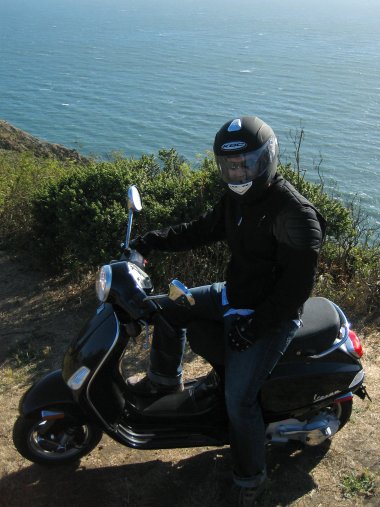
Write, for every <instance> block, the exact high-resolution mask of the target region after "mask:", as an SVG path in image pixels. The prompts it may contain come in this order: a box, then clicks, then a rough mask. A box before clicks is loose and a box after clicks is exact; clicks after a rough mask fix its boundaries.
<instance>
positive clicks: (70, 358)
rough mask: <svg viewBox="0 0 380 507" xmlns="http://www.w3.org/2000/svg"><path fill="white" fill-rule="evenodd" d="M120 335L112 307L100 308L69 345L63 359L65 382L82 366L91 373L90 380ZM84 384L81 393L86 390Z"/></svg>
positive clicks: (103, 306) (106, 305)
mask: <svg viewBox="0 0 380 507" xmlns="http://www.w3.org/2000/svg"><path fill="white" fill-rule="evenodd" d="M118 333H119V323H118V320H117V318H116V316H115V313H114V310H113V308H112V305H110V304H105V305H102V306H101V307H99V308H98V310H97V313H96V315H94V316H93V317H92V318H91V319H89V320H88V321H87V323H86V324H85V326H84V327H83V328H82V330H81V331H80V333H79V334H78V336H77V337H76V338H75V339H74V340H73V341H72V342H71V344H70V345H69V347H68V349H67V351H66V354H65V356H64V359H63V369H62V375H63V379H64V380H65V382H68V380H69V379H70V377H71V376H72V375H73V374H74V373H75V372H76V371H78V369H79V368H81V367H82V366H85V367H87V368H88V369H89V370H90V371H91V375H90V376H89V379H88V380H90V379H91V377H92V375H93V373H94V372H96V370H97V368H99V366H100V365H101V363H102V362H103V361H104V358H105V357H106V356H107V355H108V353H109V351H110V350H111V349H112V348H113V345H114V343H115V341H116V340H117V337H118ZM85 386H86V383H84V384H83V386H82V388H81V389H80V390H79V391H78V394H79V392H80V391H81V390H82V389H83V388H85Z"/></svg>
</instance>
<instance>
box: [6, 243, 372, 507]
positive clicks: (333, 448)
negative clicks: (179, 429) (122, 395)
mask: <svg viewBox="0 0 380 507" xmlns="http://www.w3.org/2000/svg"><path fill="white" fill-rule="evenodd" d="M91 294H92V288H88V289H86V290H85V291H82V290H81V288H80V287H78V286H76V285H75V284H71V285H69V284H67V283H65V281H64V280H62V279H46V278H45V277H44V276H43V275H42V273H39V272H36V271H31V270H30V269H29V268H28V267H26V266H24V265H23V263H22V262H21V261H20V260H15V259H12V258H11V257H10V256H8V255H6V254H5V253H4V252H0V406H1V411H0V428H1V429H0V506H1V507H3V506H4V507H8V506H17V507H24V506H32V505H33V506H48V505H49V506H51V505H55V506H57V507H58V506H62V507H63V506H65V507H66V506H68V505H71V506H80V507H82V506H83V507H84V506H90V505H97V506H107V507H148V506H155V507H167V506H173V507H211V506H218V505H220V504H221V502H220V499H221V498H222V497H223V494H224V488H225V487H226V479H225V473H226V471H227V470H229V468H230V455H229V449H228V448H219V449H216V448H211V447H210V448H208V447H207V448H206V447H204V448H198V449H178V450H168V451H136V450H133V449H128V448H125V447H122V446H120V445H118V444H116V443H114V442H113V441H111V440H110V439H109V438H108V437H103V439H102V441H101V443H100V445H99V446H98V447H97V448H96V449H95V450H94V451H93V452H92V453H91V455H89V456H87V457H85V458H84V459H83V460H82V462H81V463H80V465H78V466H75V467H63V468H59V469H53V468H52V469H45V468H41V467H39V466H37V465H33V464H31V463H29V462H28V461H26V460H25V459H23V458H22V457H21V456H20V455H19V454H18V453H17V452H16V450H15V449H14V448H13V445H12V442H11V431H12V426H13V423H14V419H15V418H16V416H17V406H18V402H19V399H20V397H21V395H22V393H23V392H24V391H25V389H26V387H27V385H29V384H30V382H31V381H32V379H33V378H34V377H37V376H38V375H41V373H42V371H44V370H46V369H47V370H48V369H51V368H53V367H59V365H60V358H61V355H62V350H63V349H64V347H65V345H66V344H67V342H68V341H69V340H70V338H71V337H72V336H73V333H76V332H77V331H78V330H79V328H80V327H81V325H82V323H83V321H84V319H85V318H86V317H88V316H89V315H90V314H91V312H92V308H93V307H94V304H95V301H94V298H93V297H92V296H91ZM364 347H365V350H366V359H365V361H364V362H365V368H366V373H367V385H368V390H369V392H370V394H371V396H372V399H373V401H372V403H369V402H368V401H364V402H363V401H361V400H359V399H358V398H356V397H355V407H354V412H353V416H352V419H351V421H350V422H349V423H348V425H347V426H346V427H345V428H344V429H343V430H342V431H341V432H340V433H339V434H338V435H336V436H335V437H334V439H333V440H332V442H331V443H330V442H328V443H327V444H325V445H322V446H319V447H315V448H306V449H295V448H292V449H290V448H289V447H283V448H272V449H269V450H268V465H269V475H270V479H271V484H272V488H271V490H270V491H269V492H268V493H267V494H266V496H265V497H264V498H263V500H262V501H261V503H260V505H262V506H267V507H269V506H270V507H274V506H287V505H299V506H310V507H330V506H331V505H335V504H337V503H340V504H342V505H347V506H351V505H367V506H377V507H378V506H380V452H379V451H380V429H379V422H380V395H379V384H380V381H379V379H380V377H379V371H380V354H379V352H380V333H377V334H376V333H373V334H372V335H371V336H370V337H366V338H365V339H364ZM351 474H352V478H353V481H352V484H353V486H352V490H353V491H352V493H353V496H351V497H346V496H344V494H343V493H344V491H345V492H346V493H347V491H348V489H347V487H346V489H345V490H342V483H346V484H347V481H348V479H349V477H350V476H351ZM369 482H370V484H372V491H371V492H370V493H369V494H364V493H360V492H358V488H359V487H358V485H360V484H362V485H365V484H367V487H368V483H369Z"/></svg>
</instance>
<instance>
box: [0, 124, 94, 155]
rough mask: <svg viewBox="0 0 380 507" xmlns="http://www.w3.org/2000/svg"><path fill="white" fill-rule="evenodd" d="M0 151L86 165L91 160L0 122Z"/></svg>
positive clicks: (74, 151)
mask: <svg viewBox="0 0 380 507" xmlns="http://www.w3.org/2000/svg"><path fill="white" fill-rule="evenodd" d="M0 150H8V151H16V152H24V151H27V152H30V153H33V154H34V155H35V156H36V157H54V158H56V159H58V160H63V161H64V160H73V161H75V162H80V163H83V164H86V163H88V162H89V159H88V158H86V157H84V156H82V155H81V154H80V153H78V152H77V151H76V150H73V149H70V148H65V147H64V146H62V145H60V144H54V143H48V142H46V141H41V140H40V139H38V138H37V137H34V136H31V135H30V134H28V133H27V132H24V131H23V130H21V129H18V128H16V127H13V126H12V125H11V124H10V123H8V122H6V121H4V120H0Z"/></svg>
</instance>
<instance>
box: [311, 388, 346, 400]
mask: <svg viewBox="0 0 380 507" xmlns="http://www.w3.org/2000/svg"><path fill="white" fill-rule="evenodd" d="M339 392H340V391H334V392H333V393H330V394H325V395H322V396H319V395H318V394H315V395H314V400H313V401H314V402H315V401H322V400H325V399H326V398H330V396H334V395H335V394H338V393H339Z"/></svg>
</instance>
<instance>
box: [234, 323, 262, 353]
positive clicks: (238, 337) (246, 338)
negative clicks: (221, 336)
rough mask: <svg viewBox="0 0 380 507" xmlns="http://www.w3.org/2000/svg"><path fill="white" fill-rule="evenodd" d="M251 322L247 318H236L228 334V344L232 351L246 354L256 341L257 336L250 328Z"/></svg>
mask: <svg viewBox="0 0 380 507" xmlns="http://www.w3.org/2000/svg"><path fill="white" fill-rule="evenodd" d="M251 320H252V319H250V318H247V317H242V316H238V317H236V320H235V321H234V322H233V324H232V325H231V328H230V330H229V332H228V344H229V346H230V348H231V349H232V350H238V351H239V352H244V351H245V350H247V349H248V348H249V347H250V346H251V345H252V344H253V342H254V341H255V336H254V335H253V333H252V329H251V326H250V324H251Z"/></svg>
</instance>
